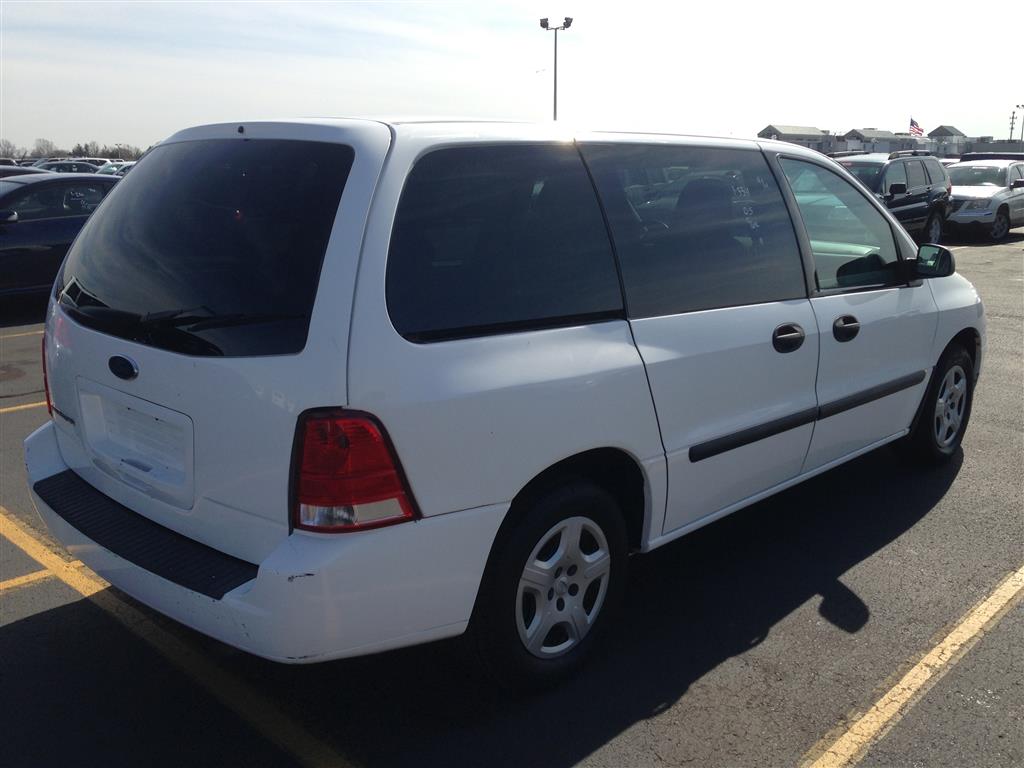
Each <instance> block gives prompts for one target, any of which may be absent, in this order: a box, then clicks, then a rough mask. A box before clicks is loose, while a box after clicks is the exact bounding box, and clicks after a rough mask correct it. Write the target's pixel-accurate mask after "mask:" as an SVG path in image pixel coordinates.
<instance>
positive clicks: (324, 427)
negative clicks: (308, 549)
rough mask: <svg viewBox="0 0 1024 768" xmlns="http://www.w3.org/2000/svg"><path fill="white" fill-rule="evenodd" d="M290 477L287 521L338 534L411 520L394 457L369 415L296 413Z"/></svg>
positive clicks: (408, 498) (409, 500)
mask: <svg viewBox="0 0 1024 768" xmlns="http://www.w3.org/2000/svg"><path fill="white" fill-rule="evenodd" d="M292 466H293V476H292V525H293V526H294V527H295V528H299V529H301V530H305V531H319V532H321V533H343V532H346V531H360V530H366V529H369V528H380V527H382V526H385V525H394V524H395V523H403V522H405V521H407V520H413V519H415V518H416V516H417V514H416V508H415V506H414V504H413V501H412V494H411V493H410V492H409V489H408V486H407V484H406V482H405V478H404V477H403V475H402V471H401V467H400V465H399V463H398V458H397V456H395V452H394V449H393V448H392V446H391V443H390V441H389V440H388V438H387V435H386V434H385V432H384V429H383V427H381V426H380V424H379V423H378V422H377V421H376V419H374V418H373V417H372V416H370V415H369V414H365V413H359V412H355V411H341V410H332V411H309V412H307V413H304V414H303V415H302V416H300V417H299V424H298V429H297V431H296V435H295V456H294V459H293V465H292Z"/></svg>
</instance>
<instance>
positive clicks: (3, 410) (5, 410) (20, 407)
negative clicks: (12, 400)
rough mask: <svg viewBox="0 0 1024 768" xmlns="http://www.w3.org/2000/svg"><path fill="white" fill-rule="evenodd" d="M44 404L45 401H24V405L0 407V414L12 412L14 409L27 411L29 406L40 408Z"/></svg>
mask: <svg viewBox="0 0 1024 768" xmlns="http://www.w3.org/2000/svg"><path fill="white" fill-rule="evenodd" d="M44 405H46V401H45V400H43V401H42V402H38V403H25V404H24V405H9V406H7V407H6V408H0V415H2V414H5V413H14V412H15V411H27V410H28V409H29V408H40V407H42V406H44Z"/></svg>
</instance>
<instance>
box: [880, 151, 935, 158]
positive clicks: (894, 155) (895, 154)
mask: <svg viewBox="0 0 1024 768" xmlns="http://www.w3.org/2000/svg"><path fill="white" fill-rule="evenodd" d="M918 155H931V152H929V151H928V150H927V149H901V150H899V151H898V152H890V153H889V159H890V160H895V159H896V158H897V157H916V156H918Z"/></svg>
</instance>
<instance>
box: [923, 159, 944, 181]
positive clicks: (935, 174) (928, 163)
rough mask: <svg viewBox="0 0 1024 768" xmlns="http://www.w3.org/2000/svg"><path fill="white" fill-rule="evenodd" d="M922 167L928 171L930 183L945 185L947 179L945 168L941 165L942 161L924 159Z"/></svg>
mask: <svg viewBox="0 0 1024 768" xmlns="http://www.w3.org/2000/svg"><path fill="white" fill-rule="evenodd" d="M924 167H925V169H926V170H927V171H928V177H929V178H930V179H931V181H932V184H942V185H945V184H946V183H947V181H948V180H949V176H948V174H947V173H946V169H945V168H943V167H942V163H940V162H939V161H938V160H925V161H924Z"/></svg>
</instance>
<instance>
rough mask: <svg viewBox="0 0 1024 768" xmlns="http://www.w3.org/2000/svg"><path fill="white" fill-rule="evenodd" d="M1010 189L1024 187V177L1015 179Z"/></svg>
mask: <svg viewBox="0 0 1024 768" xmlns="http://www.w3.org/2000/svg"><path fill="white" fill-rule="evenodd" d="M1010 189H1024V179H1014V180H1013V183H1012V184H1010Z"/></svg>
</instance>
